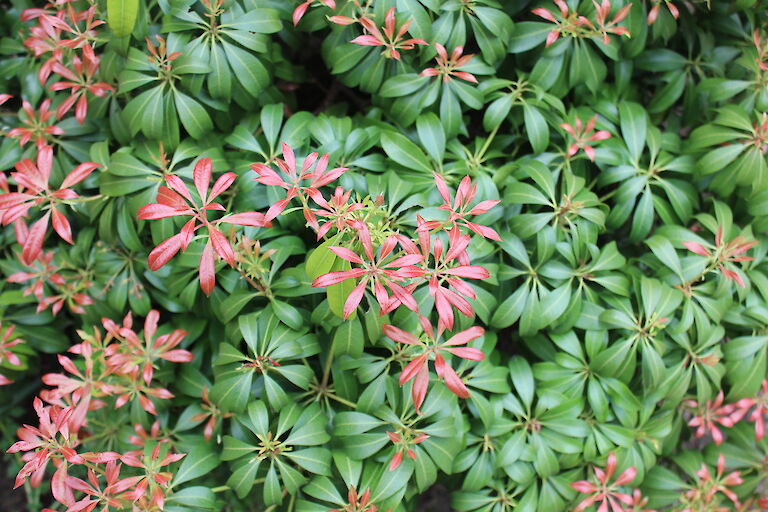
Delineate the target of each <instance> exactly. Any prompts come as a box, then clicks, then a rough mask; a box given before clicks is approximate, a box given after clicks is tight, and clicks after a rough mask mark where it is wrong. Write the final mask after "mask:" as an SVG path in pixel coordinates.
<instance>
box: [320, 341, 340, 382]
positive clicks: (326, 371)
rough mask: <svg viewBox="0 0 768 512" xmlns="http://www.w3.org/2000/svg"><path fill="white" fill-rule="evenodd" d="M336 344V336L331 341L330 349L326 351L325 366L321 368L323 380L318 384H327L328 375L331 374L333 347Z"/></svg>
mask: <svg viewBox="0 0 768 512" xmlns="http://www.w3.org/2000/svg"><path fill="white" fill-rule="evenodd" d="M335 345H336V338H335V337H334V339H333V340H332V341H331V349H330V350H329V351H328V357H326V358H325V368H324V369H323V381H322V383H321V384H320V386H321V387H323V388H325V387H326V386H327V385H328V377H330V376H331V364H333V349H334V348H335Z"/></svg>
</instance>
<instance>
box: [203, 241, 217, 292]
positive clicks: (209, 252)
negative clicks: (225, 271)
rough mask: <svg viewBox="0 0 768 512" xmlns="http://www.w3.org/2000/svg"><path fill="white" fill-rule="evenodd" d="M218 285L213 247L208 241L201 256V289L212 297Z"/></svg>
mask: <svg viewBox="0 0 768 512" xmlns="http://www.w3.org/2000/svg"><path fill="white" fill-rule="evenodd" d="M215 285H216V265H215V262H214V260H213V247H211V242H210V241H208V243H207V244H205V248H204V249H203V254H202V256H200V288H201V289H202V290H203V293H204V294H205V295H206V296H209V295H211V292H213V287H214V286H215Z"/></svg>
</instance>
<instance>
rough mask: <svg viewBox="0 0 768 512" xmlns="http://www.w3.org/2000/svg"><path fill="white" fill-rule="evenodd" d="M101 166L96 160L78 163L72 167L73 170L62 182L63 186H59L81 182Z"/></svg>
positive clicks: (69, 185) (67, 186) (66, 186)
mask: <svg viewBox="0 0 768 512" xmlns="http://www.w3.org/2000/svg"><path fill="white" fill-rule="evenodd" d="M99 167H101V166H100V165H99V164H97V163H94V162H85V163H84V164H80V165H78V166H77V167H75V168H74V169H72V172H70V173H69V174H68V175H67V177H66V178H64V181H62V182H61V187H59V188H69V187H71V186H72V185H76V184H78V183H80V182H81V181H83V180H84V179H85V178H87V177H88V176H89V175H90V174H91V173H92V172H93V171H94V170H96V169H98V168H99Z"/></svg>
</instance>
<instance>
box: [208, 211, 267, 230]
mask: <svg viewBox="0 0 768 512" xmlns="http://www.w3.org/2000/svg"><path fill="white" fill-rule="evenodd" d="M219 222H225V223H227V224H235V225H237V226H254V227H257V228H261V227H269V226H271V225H272V223H271V222H269V221H268V220H267V218H266V217H265V216H264V214H263V213H259V212H242V213H235V214H234V215H227V216H226V217H222V218H221V219H219Z"/></svg>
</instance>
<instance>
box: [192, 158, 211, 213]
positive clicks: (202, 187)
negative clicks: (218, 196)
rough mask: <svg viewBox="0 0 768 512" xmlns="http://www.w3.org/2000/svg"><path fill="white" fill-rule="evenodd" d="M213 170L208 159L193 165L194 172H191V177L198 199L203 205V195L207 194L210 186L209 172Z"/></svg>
mask: <svg viewBox="0 0 768 512" xmlns="http://www.w3.org/2000/svg"><path fill="white" fill-rule="evenodd" d="M212 170H213V164H212V163H211V159H210V158H202V159H200V160H199V161H198V162H197V164H195V170H194V171H192V176H193V177H194V180H195V188H197V193H198V194H200V199H202V201H203V203H205V202H206V200H205V194H206V192H208V186H209V185H210V184H211V172H212Z"/></svg>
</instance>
